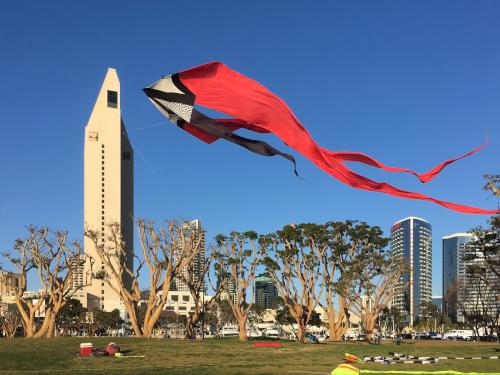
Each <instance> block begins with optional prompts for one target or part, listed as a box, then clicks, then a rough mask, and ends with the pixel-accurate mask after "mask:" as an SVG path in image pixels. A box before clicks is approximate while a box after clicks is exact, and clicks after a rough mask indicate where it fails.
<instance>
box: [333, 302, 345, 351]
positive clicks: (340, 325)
mask: <svg viewBox="0 0 500 375" xmlns="http://www.w3.org/2000/svg"><path fill="white" fill-rule="evenodd" d="M344 317H345V314H344V312H343V310H339V312H338V314H336V313H335V310H334V308H333V306H332V307H331V308H329V309H328V324H329V325H328V331H329V334H330V337H328V341H331V342H336V341H342V336H343V335H344V333H345V332H346V331H347V325H344Z"/></svg>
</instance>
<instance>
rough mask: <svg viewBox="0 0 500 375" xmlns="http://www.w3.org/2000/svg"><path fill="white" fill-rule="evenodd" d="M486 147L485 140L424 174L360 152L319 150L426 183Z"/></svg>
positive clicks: (343, 159)
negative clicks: (384, 162) (390, 164)
mask: <svg viewBox="0 0 500 375" xmlns="http://www.w3.org/2000/svg"><path fill="white" fill-rule="evenodd" d="M487 145H488V139H487V138H486V143H484V144H483V145H481V146H479V147H477V148H475V149H474V150H472V151H469V152H468V153H466V154H463V155H461V156H457V157H455V158H453V159H448V160H446V161H444V162H442V163H441V164H439V165H437V166H436V167H434V168H433V169H431V170H430V171H428V172H425V173H417V172H415V171H413V170H411V169H406V168H398V167H391V166H388V165H385V164H383V163H381V162H379V161H378V160H376V159H374V158H372V157H371V156H368V155H366V154H363V153H361V152H349V151H340V152H334V151H330V150H327V149H324V148H322V149H321V150H322V151H323V152H324V153H326V154H328V155H329V156H330V157H333V158H335V159H337V160H340V161H351V162H357V163H362V164H366V165H369V166H371V167H375V168H380V169H383V170H384V171H388V172H403V173H411V174H412V175H414V176H416V177H417V178H418V179H419V180H420V182H422V183H426V182H429V181H431V180H433V179H434V177H436V176H437V175H438V174H439V173H440V172H441V171H442V170H443V169H444V168H445V167H446V166H448V165H450V164H452V163H454V162H456V161H457V160H460V159H463V158H466V157H467V156H470V155H472V154H475V153H476V152H478V151H481V150H482V149H483V148H485V147H486V146H487Z"/></svg>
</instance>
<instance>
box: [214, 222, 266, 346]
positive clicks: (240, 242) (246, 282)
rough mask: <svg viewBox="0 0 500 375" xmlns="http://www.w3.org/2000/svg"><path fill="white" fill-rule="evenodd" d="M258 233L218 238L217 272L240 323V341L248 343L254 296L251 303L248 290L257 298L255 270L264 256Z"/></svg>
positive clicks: (219, 236)
mask: <svg viewBox="0 0 500 375" xmlns="http://www.w3.org/2000/svg"><path fill="white" fill-rule="evenodd" d="M257 238H258V236H257V233H256V232H254V231H247V232H244V233H239V232H231V233H230V235H229V236H227V237H226V236H224V235H221V234H219V235H217V236H216V238H215V240H216V248H217V252H216V263H215V270H216V272H217V274H218V275H219V282H220V284H222V288H223V290H224V291H225V292H226V293H227V295H228V297H229V298H228V300H227V301H228V302H229V306H230V307H231V310H232V311H233V315H234V317H235V318H236V320H237V321H238V325H239V337H240V340H242V341H245V340H247V339H248V338H247V329H246V323H247V320H248V314H249V312H250V308H251V307H252V305H253V300H254V298H253V296H252V297H251V298H250V299H249V300H250V302H247V294H248V290H249V289H250V290H251V293H252V294H253V292H254V290H253V282H254V279H255V270H256V268H257V266H258V265H259V263H260V260H261V258H262V255H263V252H262V250H261V249H258V248H257V247H256V244H255V241H256V240H257Z"/></svg>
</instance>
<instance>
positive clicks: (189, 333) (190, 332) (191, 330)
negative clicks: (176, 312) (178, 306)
mask: <svg viewBox="0 0 500 375" xmlns="http://www.w3.org/2000/svg"><path fill="white" fill-rule="evenodd" d="M199 320H200V315H199V314H198V313H196V312H194V313H193V314H192V315H191V316H188V320H187V322H186V338H187V339H192V338H196V333H195V327H196V324H198V321H199Z"/></svg>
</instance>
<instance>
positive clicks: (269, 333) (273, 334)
mask: <svg viewBox="0 0 500 375" xmlns="http://www.w3.org/2000/svg"><path fill="white" fill-rule="evenodd" d="M264 336H265V337H269V338H272V339H277V338H280V337H282V336H284V333H283V330H282V329H281V328H280V327H271V328H267V329H265V330H264Z"/></svg>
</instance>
